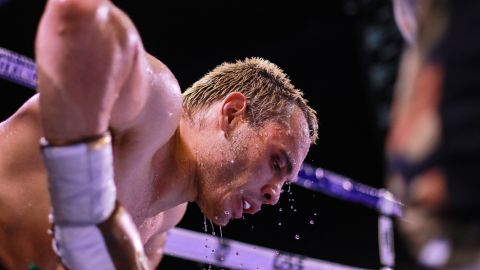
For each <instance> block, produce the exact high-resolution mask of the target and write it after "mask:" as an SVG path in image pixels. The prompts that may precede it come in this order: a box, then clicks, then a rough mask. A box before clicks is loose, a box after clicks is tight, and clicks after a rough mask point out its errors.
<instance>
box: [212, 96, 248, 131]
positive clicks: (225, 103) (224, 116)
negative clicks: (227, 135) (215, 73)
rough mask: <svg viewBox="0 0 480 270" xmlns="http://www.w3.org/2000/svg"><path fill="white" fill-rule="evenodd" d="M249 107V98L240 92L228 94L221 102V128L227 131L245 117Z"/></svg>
mask: <svg viewBox="0 0 480 270" xmlns="http://www.w3.org/2000/svg"><path fill="white" fill-rule="evenodd" d="M246 108H247V98H246V97H245V96H244V95H243V94H242V93H240V92H232V93H230V94H228V95H227V96H226V97H225V98H224V99H223V100H222V103H221V106H220V111H219V114H220V115H219V116H220V117H219V122H220V123H219V124H220V128H221V129H222V130H223V131H225V132H227V131H228V130H229V129H231V128H232V127H234V126H235V125H236V124H238V123H239V121H240V120H242V119H243V116H244V115H245V113H246Z"/></svg>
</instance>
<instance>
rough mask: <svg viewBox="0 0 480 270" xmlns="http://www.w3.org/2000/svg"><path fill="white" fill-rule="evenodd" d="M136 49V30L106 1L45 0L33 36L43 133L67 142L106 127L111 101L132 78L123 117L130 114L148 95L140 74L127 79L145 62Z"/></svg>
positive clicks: (115, 98)
mask: <svg viewBox="0 0 480 270" xmlns="http://www.w3.org/2000/svg"><path fill="white" fill-rule="evenodd" d="M139 54H143V49H142V46H141V42H140V38H139V36H138V33H137V32H136V30H135V28H134V26H133V25H132V23H131V22H130V20H129V19H128V18H127V17H126V16H125V15H124V14H123V13H122V12H121V11H120V10H118V9H117V8H115V7H114V6H113V5H112V4H111V3H110V2H108V1H102V0H50V1H49V2H48V4H47V7H46V10H45V13H44V15H43V17H42V20H41V22H40V26H39V29H38V34H37V39H36V56H37V63H38V78H39V91H40V105H41V110H42V121H43V123H42V124H43V128H44V133H45V137H46V138H47V139H48V140H51V141H53V140H61V141H62V140H67V141H72V140H76V139H80V138H84V137H88V136H91V135H96V134H100V133H102V132H104V131H106V130H107V128H108V126H109V122H110V120H111V117H112V116H111V112H112V109H113V107H114V105H115V102H116V100H117V98H118V96H119V95H120V94H122V91H123V90H124V84H125V82H126V80H132V79H133V80H135V82H134V83H136V84H137V85H138V86H139V87H138V88H136V89H135V90H136V91H135V99H134V100H135V102H134V103H133V104H131V105H132V106H129V107H128V108H125V112H124V113H123V116H122V117H123V118H124V119H122V120H123V122H128V121H129V120H131V119H134V118H135V117H136V116H137V115H138V114H139V113H140V112H141V110H142V108H143V105H144V102H145V100H146V95H147V94H148V90H147V89H146V88H145V87H142V86H143V85H144V84H145V81H146V78H145V76H142V75H141V74H140V75H138V74H137V75H136V76H134V78H130V77H132V76H131V74H132V73H135V69H137V70H138V69H139V67H138V65H141V64H143V63H144V62H146V61H145V60H144V59H141V58H140V57H139ZM139 59H140V60H139ZM145 65H146V64H145ZM130 83H132V82H130Z"/></svg>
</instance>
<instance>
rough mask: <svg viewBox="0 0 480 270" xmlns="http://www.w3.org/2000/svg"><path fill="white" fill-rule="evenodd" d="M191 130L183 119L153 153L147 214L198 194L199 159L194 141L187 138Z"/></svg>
mask: <svg viewBox="0 0 480 270" xmlns="http://www.w3.org/2000/svg"><path fill="white" fill-rule="evenodd" d="M181 122H183V121H181ZM189 133H190V130H189V127H185V125H184V124H182V123H181V124H180V126H179V128H178V129H177V130H176V132H175V134H174V136H172V138H171V139H170V140H169V141H168V143H167V144H166V145H164V146H163V147H162V148H160V149H159V150H157V152H156V153H155V155H154V156H153V159H152V173H151V176H150V180H151V181H150V183H152V185H151V190H153V192H151V194H152V195H153V196H152V197H151V199H150V200H149V203H148V204H149V205H148V208H147V209H150V210H149V211H148V213H147V215H148V216H152V215H156V214H158V213H159V212H163V211H165V210H168V209H170V208H173V207H175V206H177V205H180V204H182V203H185V202H189V201H193V200H194V199H195V198H196V196H197V186H196V182H195V170H196V164H197V162H196V158H195V155H194V154H193V151H192V148H191V146H192V144H191V142H190V144H189V141H187V140H186V138H191V137H190V136H188V134H189Z"/></svg>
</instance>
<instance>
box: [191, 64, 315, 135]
mask: <svg viewBox="0 0 480 270" xmlns="http://www.w3.org/2000/svg"><path fill="white" fill-rule="evenodd" d="M234 91H237V92H240V93H242V94H244V95H245V96H246V98H247V109H246V112H247V119H248V121H249V123H250V124H251V125H252V126H258V125H259V124H262V123H264V122H265V121H268V120H277V121H280V120H281V119H285V117H286V116H288V114H290V112H291V109H292V108H293V106H292V105H296V106H298V107H299V108H300V109H301V110H302V112H303V114H304V116H305V119H306V120H307V123H308V128H309V134H310V139H311V141H312V143H315V142H316V140H317V137H318V134H317V133H318V123H317V116H316V112H315V111H314V110H313V109H312V108H310V106H308V101H307V100H306V99H305V98H304V97H303V93H302V92H301V91H300V90H298V89H296V88H295V87H294V86H293V85H292V83H291V82H290V79H289V78H288V77H287V75H286V74H285V73H284V72H283V70H281V69H280V68H279V67H278V66H277V65H275V64H273V63H271V62H269V61H267V60H264V59H262V58H257V57H255V58H247V59H245V60H243V61H237V62H236V63H223V64H221V65H219V66H218V67H216V68H215V69H214V70H212V71H211V72H209V73H207V74H206V75H205V76H204V77H203V78H201V79H200V80H198V81H197V82H195V83H194V84H193V85H192V86H191V87H190V88H188V89H187V90H186V91H185V92H184V93H183V109H184V112H185V114H186V116H188V117H190V118H192V116H193V115H195V113H197V112H198V111H200V110H202V109H205V108H206V107H208V106H209V105H211V104H213V103H214V102H216V101H219V100H221V99H223V98H224V97H226V96H227V95H228V94H229V93H231V92H234Z"/></svg>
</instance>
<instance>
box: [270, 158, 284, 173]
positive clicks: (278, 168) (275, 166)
mask: <svg viewBox="0 0 480 270" xmlns="http://www.w3.org/2000/svg"><path fill="white" fill-rule="evenodd" d="M272 169H273V170H274V171H276V172H281V171H282V166H281V165H280V161H279V160H278V157H276V156H272Z"/></svg>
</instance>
